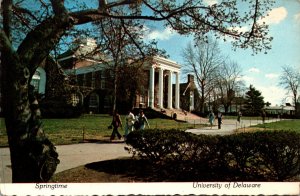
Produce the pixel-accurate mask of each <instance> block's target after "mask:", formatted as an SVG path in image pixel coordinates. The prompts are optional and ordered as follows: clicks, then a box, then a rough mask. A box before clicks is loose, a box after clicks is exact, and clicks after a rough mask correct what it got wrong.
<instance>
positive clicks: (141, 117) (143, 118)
mask: <svg viewBox="0 0 300 196" xmlns="http://www.w3.org/2000/svg"><path fill="white" fill-rule="evenodd" d="M137 120H138V123H139V129H138V130H140V131H143V130H144V129H145V124H147V126H148V128H150V125H149V122H148V119H147V117H146V116H145V114H144V112H143V110H140V113H139V115H138V118H137Z"/></svg>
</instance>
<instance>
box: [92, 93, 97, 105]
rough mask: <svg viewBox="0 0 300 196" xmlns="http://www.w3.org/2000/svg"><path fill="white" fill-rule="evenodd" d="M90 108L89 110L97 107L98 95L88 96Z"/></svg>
mask: <svg viewBox="0 0 300 196" xmlns="http://www.w3.org/2000/svg"><path fill="white" fill-rule="evenodd" d="M90 107H91V108H97V107H98V95H97V94H96V93H93V94H91V95H90Z"/></svg>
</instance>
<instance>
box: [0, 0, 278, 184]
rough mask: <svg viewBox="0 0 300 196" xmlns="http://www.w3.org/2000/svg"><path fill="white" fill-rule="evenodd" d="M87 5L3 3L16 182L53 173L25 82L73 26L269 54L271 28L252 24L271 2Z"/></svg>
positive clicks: (4, 92) (5, 97)
mask: <svg viewBox="0 0 300 196" xmlns="http://www.w3.org/2000/svg"><path fill="white" fill-rule="evenodd" d="M84 2H86V1H76V0H75V1H72V5H70V4H68V5H66V3H65V1H64V0H49V1H42V0H22V1H21V0H20V1H13V0H2V7H1V9H2V12H1V18H0V20H1V21H2V25H1V29H0V49H1V98H2V100H1V104H2V105H1V107H2V108H3V115H4V117H5V125H6V130H7V135H8V141H9V148H10V155H11V167H12V181H13V182H39V181H47V180H48V179H49V178H50V177H51V176H52V174H53V173H54V171H55V169H56V165H57V164H58V158H57V156H58V155H57V153H56V151H55V147H54V146H53V144H52V143H51V142H50V141H49V140H48V139H47V137H46V136H45V134H44V132H43V129H42V126H41V125H42V123H41V120H40V113H39V108H38V102H37V100H36V99H35V97H34V95H33V93H32V91H33V89H32V88H31V87H30V80H31V78H32V76H33V74H34V72H35V70H36V69H37V67H38V66H39V65H40V64H41V62H42V61H43V60H44V59H45V58H46V57H48V55H49V53H50V52H51V51H52V50H53V49H54V48H55V46H56V45H57V44H58V42H59V41H60V40H61V38H62V37H63V36H65V35H68V34H70V33H71V30H72V29H73V28H75V27H76V26H79V25H81V24H86V23H89V22H92V21H101V20H104V19H107V18H111V19H114V20H121V19H122V20H152V21H163V22H165V25H166V26H169V27H172V28H173V29H174V30H176V31H178V32H179V33H180V34H190V33H192V34H194V35H195V37H196V38H199V39H205V35H207V34H208V32H214V33H215V36H216V37H217V38H221V37H222V38H227V37H231V38H233V39H232V44H233V46H234V47H242V48H252V49H253V50H254V51H255V52H259V51H262V50H268V49H270V42H271V40H272V38H271V37H269V35H268V26H267V25H266V24H263V23H262V24H261V23H258V22H257V21H258V20H259V19H260V18H261V17H263V16H264V14H265V12H267V11H268V10H269V9H270V6H271V5H272V4H273V3H274V1H273V0H261V1H249V2H247V3H246V2H243V3H244V4H245V5H243V6H247V5H248V6H249V9H245V10H249V11H248V13H242V14H241V13H240V12H239V11H238V3H237V1H236V0H229V1H224V2H222V3H219V4H214V5H211V6H208V5H206V4H205V3H204V1H202V0H196V1H191V0H184V1H181V2H180V3H179V2H178V3H177V2H176V1H144V0H133V1H127V0H113V1H106V0H98V1H94V2H98V7H92V6H91V5H87V4H85V3H84ZM246 4H247V5H246ZM119 7H124V8H126V9H127V10H128V11H127V12H126V13H125V14H124V15H114V13H113V12H111V11H112V10H114V9H116V8H119ZM142 8H143V10H145V11H143V10H142ZM246 12H247V11H246ZM244 24H245V25H246V24H250V28H249V31H246V32H240V31H238V30H237V28H236V27H240V26H242V25H244Z"/></svg>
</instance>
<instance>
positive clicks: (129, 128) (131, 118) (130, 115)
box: [124, 110, 135, 138]
mask: <svg viewBox="0 0 300 196" xmlns="http://www.w3.org/2000/svg"><path fill="white" fill-rule="evenodd" d="M134 121H135V117H134V114H133V113H132V111H131V110H129V111H128V113H127V115H126V117H125V122H126V126H125V135H124V136H125V138H126V137H127V135H128V134H129V133H130V132H131V131H133V124H134Z"/></svg>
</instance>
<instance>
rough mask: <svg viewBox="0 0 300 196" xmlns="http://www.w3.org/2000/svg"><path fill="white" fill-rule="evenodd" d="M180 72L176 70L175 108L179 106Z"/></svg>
mask: <svg viewBox="0 0 300 196" xmlns="http://www.w3.org/2000/svg"><path fill="white" fill-rule="evenodd" d="M179 76H180V73H179V72H176V86H175V108H176V109H179V108H180V105H179V104H180V86H179Z"/></svg>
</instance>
